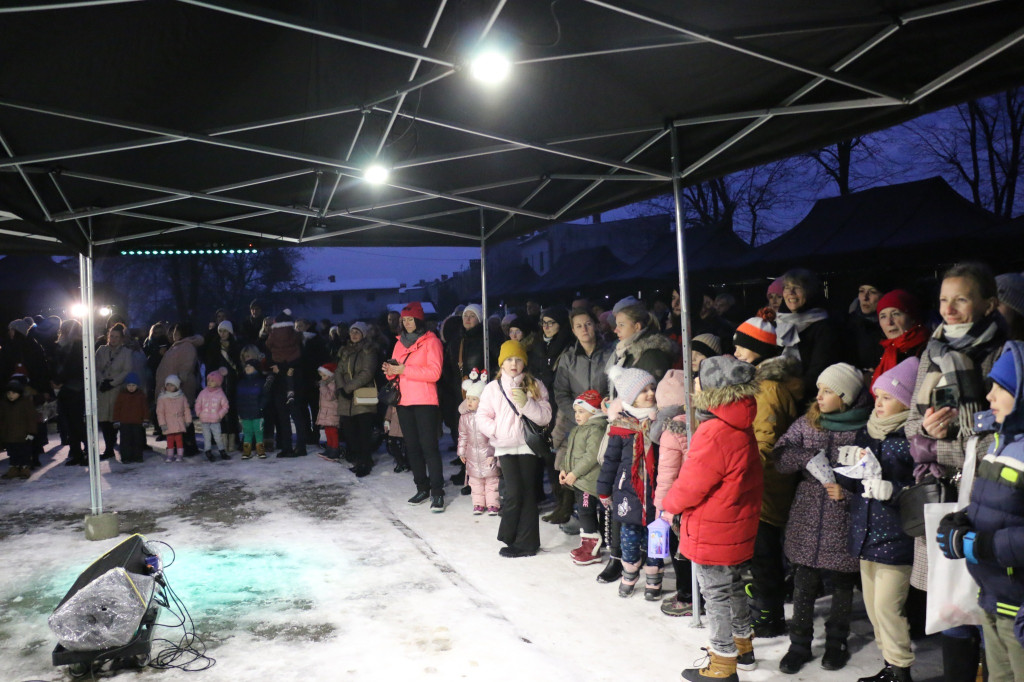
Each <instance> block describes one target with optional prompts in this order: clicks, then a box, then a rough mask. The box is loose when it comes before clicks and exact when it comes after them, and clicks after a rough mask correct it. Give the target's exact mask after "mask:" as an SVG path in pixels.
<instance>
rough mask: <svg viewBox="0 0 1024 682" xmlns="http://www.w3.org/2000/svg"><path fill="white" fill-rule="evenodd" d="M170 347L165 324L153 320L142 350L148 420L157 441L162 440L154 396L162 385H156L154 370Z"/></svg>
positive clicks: (160, 389) (158, 392)
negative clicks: (148, 398) (144, 359)
mask: <svg viewBox="0 0 1024 682" xmlns="http://www.w3.org/2000/svg"><path fill="white" fill-rule="evenodd" d="M170 347H171V339H170V337H168V336H167V324H166V323H164V322H154V323H153V326H151V327H150V328H149V336H147V337H146V338H145V340H143V342H142V352H143V353H144V354H145V355H146V391H147V392H148V394H149V397H150V401H149V422H150V423H151V424H152V425H153V435H154V436H155V437H156V439H157V440H158V441H160V440H164V435H163V433H161V432H160V424H159V423H158V420H157V418H156V396H158V395H159V394H160V391H162V390H163V387H162V386H160V387H158V386H157V385H156V371H157V367H159V366H160V361H161V360H163V359H164V353H166V352H167V349H168V348H170Z"/></svg>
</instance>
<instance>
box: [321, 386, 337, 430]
mask: <svg viewBox="0 0 1024 682" xmlns="http://www.w3.org/2000/svg"><path fill="white" fill-rule="evenodd" d="M335 385H336V384H335V383H334V377H333V376H332V377H331V378H330V379H327V380H326V381H321V382H320V411H319V412H318V413H317V415H316V425H317V426H333V427H335V428H337V427H338V395H337V394H336V393H335V392H334V391H335V388H334V387H335Z"/></svg>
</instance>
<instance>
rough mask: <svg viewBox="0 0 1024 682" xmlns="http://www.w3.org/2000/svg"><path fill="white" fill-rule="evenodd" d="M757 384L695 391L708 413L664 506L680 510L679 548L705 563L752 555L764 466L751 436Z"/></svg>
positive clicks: (727, 562)
mask: <svg viewBox="0 0 1024 682" xmlns="http://www.w3.org/2000/svg"><path fill="white" fill-rule="evenodd" d="M756 391H757V388H756V385H755V384H753V383H751V384H739V385H735V386H727V387H725V388H719V389H711V390H708V391H704V392H702V393H698V394H697V395H696V396H694V407H695V408H696V409H701V410H709V411H710V412H711V414H712V415H713V418H711V419H708V420H706V421H704V422H701V424H700V426H699V427H697V431H696V432H695V433H694V434H693V439H692V441H691V442H690V447H689V450H688V451H687V454H686V459H684V460H683V466H682V468H681V469H680V470H679V477H678V478H676V481H675V483H673V484H672V488H671V489H670V490H669V491H668V494H667V495H665V499H664V500H662V505H663V509H664V510H665V511H667V512H669V513H672V514H682V515H683V518H682V523H681V524H680V540H679V551H680V552H682V554H683V555H684V556H685V557H686V558H687V559H689V560H690V561H693V562H695V563H698V564H703V565H705V566H736V565H738V564H741V563H743V562H744V561H749V560H750V559H751V558H752V557H753V556H754V540H755V538H756V537H757V524H758V520H759V517H760V514H761V494H762V491H763V489H764V471H763V469H762V467H761V455H760V454H759V452H758V449H757V439H756V438H754V430H753V428H752V427H753V423H754V417H755V416H756V414H757V403H756V401H755V400H754V397H753V396H754V394H755V393H756Z"/></svg>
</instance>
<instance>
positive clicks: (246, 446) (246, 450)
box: [242, 443, 252, 459]
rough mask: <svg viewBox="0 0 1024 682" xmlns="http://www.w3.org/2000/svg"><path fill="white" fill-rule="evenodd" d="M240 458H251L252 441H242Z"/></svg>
mask: <svg viewBox="0 0 1024 682" xmlns="http://www.w3.org/2000/svg"><path fill="white" fill-rule="evenodd" d="M242 459H252V443H242Z"/></svg>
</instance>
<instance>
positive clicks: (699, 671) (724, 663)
mask: <svg viewBox="0 0 1024 682" xmlns="http://www.w3.org/2000/svg"><path fill="white" fill-rule="evenodd" d="M747 641H749V640H747ZM704 651H706V652H707V654H708V662H707V665H706V666H704V667H703V668H688V669H687V670H684V671H683V679H684V680H690V682H706V681H707V680H725V681H726V682H739V679H740V678H739V676H738V675H736V657H735V656H722V655H721V654H716V653H715V652H714V651H711V649H704Z"/></svg>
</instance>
